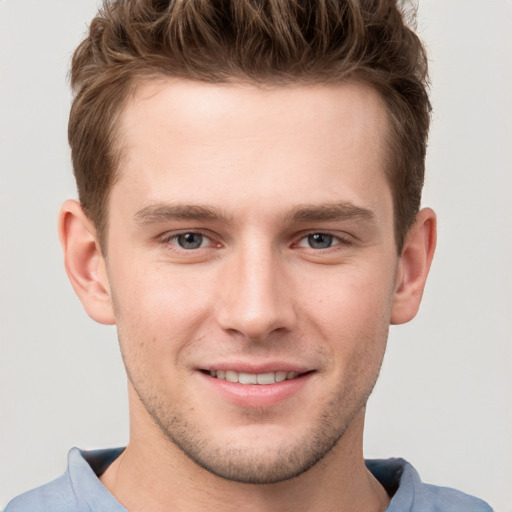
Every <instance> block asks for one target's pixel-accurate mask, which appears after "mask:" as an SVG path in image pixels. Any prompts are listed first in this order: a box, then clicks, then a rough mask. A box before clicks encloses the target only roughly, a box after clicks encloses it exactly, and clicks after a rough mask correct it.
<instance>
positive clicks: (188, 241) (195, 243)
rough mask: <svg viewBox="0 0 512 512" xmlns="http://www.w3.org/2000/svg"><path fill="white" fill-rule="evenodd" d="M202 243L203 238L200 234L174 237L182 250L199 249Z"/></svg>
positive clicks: (185, 234) (184, 234)
mask: <svg viewBox="0 0 512 512" xmlns="http://www.w3.org/2000/svg"><path fill="white" fill-rule="evenodd" d="M203 241H204V236H203V235H202V234H201V233H183V234H182V235H177V236H176V242H177V244H178V245H179V246H180V247H182V248H183V249H199V248H200V247H201V246H202V245H203Z"/></svg>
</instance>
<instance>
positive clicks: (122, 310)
mask: <svg viewBox="0 0 512 512" xmlns="http://www.w3.org/2000/svg"><path fill="white" fill-rule="evenodd" d="M126 275H131V279H130V280H127V279H122V278H121V277H122V276H126ZM118 276H119V277H120V279H118V280H116V279H115V276H113V277H112V279H111V293H112V301H113V304H114V312H115V315H116V322H117V328H118V336H119V340H120V342H121V345H122V348H124V350H125V351H126V352H128V351H130V352H132V351H137V353H138V354H137V357H138V358H142V359H145V360H147V359H152V358H156V359H158V358H160V357H162V358H165V359H166V360H168V359H169V357H173V359H176V358H177V357H178V355H179V352H180V351H181V350H182V349H183V347H184V346H186V345H187V344H188V343H190V342H191V341H193V340H194V339H195V338H197V336H198V331H199V329H200V326H202V325H203V324H204V322H205V319H206V318H207V317H208V311H209V303H210V302H211V301H212V296H211V293H210V292H209V290H208V289H207V288H205V287H204V286H200V283H199V282H198V281H199V280H195V279H192V280H190V279H185V278H184V276H183V275H180V273H176V272H175V273H172V272H171V271H169V269H165V268H164V267H158V266H155V267H154V268H152V269H151V271H137V272H132V273H131V274H128V273H126V269H124V270H123V269H120V271H119V273H118Z"/></svg>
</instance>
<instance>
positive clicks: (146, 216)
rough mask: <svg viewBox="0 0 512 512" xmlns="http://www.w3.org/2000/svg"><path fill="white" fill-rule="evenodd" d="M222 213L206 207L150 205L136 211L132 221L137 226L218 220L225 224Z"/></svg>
mask: <svg viewBox="0 0 512 512" xmlns="http://www.w3.org/2000/svg"><path fill="white" fill-rule="evenodd" d="M229 218H230V217H229V216H228V215H226V214H225V213H224V212H222V211H220V210H218V209H216V208H211V207H207V206H201V205H186V204H161V203H157V204H152V205H149V206H146V207H144V208H142V209H140V210H138V211H137V212H136V213H135V214H134V219H135V220H136V221H137V223H138V224H141V225H147V224H157V223H160V222H167V221H170V220H219V221H223V222H227V221H228V220H229Z"/></svg>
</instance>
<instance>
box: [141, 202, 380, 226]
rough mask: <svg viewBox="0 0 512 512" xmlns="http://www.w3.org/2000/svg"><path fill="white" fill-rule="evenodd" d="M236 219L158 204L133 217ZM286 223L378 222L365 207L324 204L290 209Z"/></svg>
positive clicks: (195, 207)
mask: <svg viewBox="0 0 512 512" xmlns="http://www.w3.org/2000/svg"><path fill="white" fill-rule="evenodd" d="M232 218H233V216H231V215H228V214H226V213H225V212H223V211H221V210H220V209H218V208H213V207H209V206H202V205H195V204H192V205H188V204H165V203H157V204H152V205H149V206H145V207H144V208H142V209H140V210H138V211H137V212H136V213H135V214H134V219H135V221H136V222H137V223H138V224H140V225H143V226H144V225H149V224H158V223H162V222H167V221H170V220H196V221H203V220H215V221H219V222H224V223H228V222H229V221H230V220H232ZM285 218H286V220H288V221H292V222H298V223H304V222H327V221H342V220H362V221H366V222H370V223H373V222H375V214H374V213H373V212H372V211H371V210H368V209H366V208H362V207H360V206H356V205H354V204H353V203H351V202H341V203H333V204H321V205H299V206H296V207H294V208H292V209H291V210H289V211H288V212H287V213H286V215H285Z"/></svg>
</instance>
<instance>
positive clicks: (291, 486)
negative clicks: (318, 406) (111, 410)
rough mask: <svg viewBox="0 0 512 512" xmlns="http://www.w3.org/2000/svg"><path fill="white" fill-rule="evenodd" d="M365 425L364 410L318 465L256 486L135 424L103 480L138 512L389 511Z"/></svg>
mask: <svg viewBox="0 0 512 512" xmlns="http://www.w3.org/2000/svg"><path fill="white" fill-rule="evenodd" d="M363 426H364V410H362V411H361V412H360V413H359V414H358V415H357V416H356V417H355V418H354V420H353V421H352V422H351V424H350V426H349V427H348V429H347V430H346V431H345V433H344V434H343V436H342V438H341V439H340V440H339V441H338V443H337V444H336V446H335V447H334V448H333V449H332V450H331V451H330V452H329V453H328V454H327V455H326V456H325V457H324V458H323V459H322V460H321V461H320V462H318V463H317V464H316V465H315V466H314V467H312V468H311V469H309V470H308V471H306V472H305V473H303V474H302V475H300V476H298V477H295V478H292V479H290V480H286V481H283V482H279V483H276V484H267V485H254V484H243V483H239V482H233V481H230V480H226V479H224V478H221V477H218V476H216V475H213V474H211V473H210V472H208V471H206V470H205V469H203V468H201V467H199V466H198V465H197V464H196V463H195V462H193V461H191V460H190V459H189V458H188V457H187V456H186V455H184V454H183V452H182V451H181V450H180V449H179V448H177V447H176V446H175V445H174V444H173V443H172V442H171V441H169V440H168V439H167V438H166V437H165V436H163V435H162V434H161V432H160V431H159V429H158V428H157V427H156V426H154V425H150V426H146V428H139V427H141V426H140V425H134V424H133V423H132V434H131V437H130V443H129V444H128V447H127V448H126V450H125V451H124V452H123V454H122V455H121V456H120V457H119V458H118V459H117V460H116V461H114V463H113V464H112V465H111V466H110V467H109V468H108V469H107V471H106V472H105V473H104V474H103V475H102V476H101V478H100V479H101V482H102V483H103V485H104V486H105V487H106V488H107V489H108V490H109V491H110V492H111V493H112V494H113V495H114V496H115V497H116V498H117V499H118V500H119V502H120V503H121V504H122V505H123V506H125V508H127V509H128V510H129V511H130V512H142V511H144V510H152V511H153V512H164V511H168V510H173V511H175V512H182V511H183V512H184V511H187V512H202V511H203V510H205V508H207V509H208V510H210V511H211V512H241V511H243V512H263V511H265V512H274V511H276V512H277V511H279V512H288V511H289V512H292V511H293V512H313V511H320V510H321V511H322V512H330V511H333V512H334V511H337V512H343V511H347V512H348V511H350V512H356V511H361V512H382V511H384V510H385V509H386V507H387V505H388V504H389V497H388V496H387V494H386V492H385V490H384V489H383V488H382V486H381V485H380V484H379V483H378V481H377V480H376V479H375V478H374V477H373V475H371V473H370V472H369V471H368V470H367V469H366V466H365V464H364V459H363V455H362V432H363Z"/></svg>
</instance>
